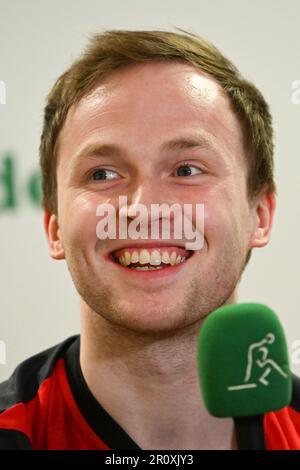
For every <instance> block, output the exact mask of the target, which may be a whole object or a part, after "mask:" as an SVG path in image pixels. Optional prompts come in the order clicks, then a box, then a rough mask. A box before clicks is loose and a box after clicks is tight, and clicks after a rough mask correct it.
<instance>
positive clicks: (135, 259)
mask: <svg viewBox="0 0 300 470" xmlns="http://www.w3.org/2000/svg"><path fill="white" fill-rule="evenodd" d="M138 262H139V254H138V252H137V251H134V252H133V253H132V254H131V263H138Z"/></svg>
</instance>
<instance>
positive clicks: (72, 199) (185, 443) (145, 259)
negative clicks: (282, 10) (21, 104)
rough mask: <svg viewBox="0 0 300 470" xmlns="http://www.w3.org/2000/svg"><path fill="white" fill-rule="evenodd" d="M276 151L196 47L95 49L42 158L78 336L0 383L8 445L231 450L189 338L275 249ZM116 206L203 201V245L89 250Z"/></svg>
mask: <svg viewBox="0 0 300 470" xmlns="http://www.w3.org/2000/svg"><path fill="white" fill-rule="evenodd" d="M272 152H273V144H272V126H271V117H270V114H269V110H268V106H267V104H266V102H265V101H264V98H263V97H262V95H261V94H260V92H259V91H258V90H257V89H256V88H255V87H254V86H253V85H252V84H251V83H249V82H247V81H245V80H244V79H243V78H242V77H241V76H240V74H239V72H238V71H237V70H236V69H235V67H234V66H233V65H232V64H231V63H230V62H229V61H228V60H227V59H226V58H224V56H223V55H221V53H220V52H219V51H218V50H217V49H215V48H214V47H213V46H212V45H211V44H209V43H207V42H206V41H204V40H203V39H202V38H200V37H197V36H195V35H192V34H190V33H186V34H177V33H171V32H162V31H107V32H105V33H102V34H98V35H95V36H94V37H93V38H92V40H91V42H90V44H89V46H88V48H87V50H86V51H85V53H84V54H83V56H82V57H81V58H79V59H78V61H76V62H75V63H74V64H73V65H72V66H71V67H70V69H69V70H67V71H66V72H65V73H64V74H63V75H62V76H61V77H60V78H59V79H58V81H57V82H56V84H55V85H54V87H53V89H52V91H51V92H50V94H49V96H48V103H47V106H46V109H45V121H44V129H43V134H42V138H41V146H40V154H41V169H42V175H43V194H44V199H43V205H44V210H45V218H44V221H45V230H46V234H47V238H48V243H49V251H50V255H51V256H52V257H53V258H54V259H57V260H66V263H67V266H68V269H69V271H70V274H71V277H72V280H73V282H74V284H75V286H76V289H77V291H78V293H79V296H80V315H81V334H80V336H75V337H71V338H68V339H67V340H66V341H64V342H63V343H62V344H59V345H57V346H54V347H53V348H51V349H49V350H47V351H44V352H42V353H40V354H38V355H36V356H34V357H33V358H29V359H28V360H27V361H25V362H24V363H22V364H21V365H19V367H18V368H17V369H16V372H15V375H14V376H13V377H15V379H14V378H11V379H10V380H9V381H7V382H5V383H4V384H2V386H1V387H2V388H1V389H0V391H1V394H2V397H3V398H2V402H0V407H2V410H3V411H2V413H1V414H0V428H2V431H1V432H0V437H1V436H2V442H3V445H2V446H3V448H5V446H6V447H11V448H33V449H235V448H236V435H235V429H234V423H233V420H232V419H230V418H226V419H218V418H213V417H212V416H210V415H209V414H208V412H207V411H206V409H205V407H204V404H203V402H202V399H201V394H200V390H199V384H198V383H199V381H198V376H197V369H196V366H195V364H196V362H195V357H196V338H197V334H198V332H199V329H200V328H201V324H202V322H203V320H204V318H205V317H206V316H207V315H209V314H210V312H212V311H214V310H215V309H216V308H218V307H220V306H222V305H225V304H229V303H234V302H236V300H237V286H238V283H239V281H240V278H241V275H242V272H243V270H244V268H245V266H246V264H247V262H248V261H249V258H250V254H251V250H252V249H253V248H258V247H263V246H264V245H266V244H267V243H268V241H269V239H270V232H271V227H272V220H273V215H274V209H275V184H274V181H273V156H272ZM119 196H126V198H127V201H128V212H127V215H126V217H127V219H128V221H129V220H132V219H133V218H134V215H135V213H134V208H135V207H136V205H137V204H142V205H143V206H145V207H146V208H147V209H148V210H149V211H150V210H151V205H152V204H168V205H170V206H171V205H173V204H179V205H180V206H183V205H184V204H189V205H191V206H192V207H193V208H194V207H196V205H197V204H203V206H204V233H203V246H202V247H201V249H198V250H187V249H186V241H187V240H185V239H181V240H178V239H175V237H173V236H172V233H171V235H170V238H169V239H168V240H166V239H163V238H162V237H161V236H158V237H156V239H154V238H148V239H139V240H136V239H131V238H130V237H127V238H126V239H120V238H118V237H116V238H106V239H99V237H98V236H97V233H96V227H97V223H98V221H99V218H98V217H97V215H96V213H97V207H99V205H101V204H110V205H111V206H112V207H113V208H114V209H115V211H116V217H117V219H119V218H120V207H119V204H118V201H119ZM159 217H160V215H159ZM192 222H193V226H196V225H197V220H196V216H195V214H194V213H193V215H192ZM149 225H151V221H149ZM16 378H20V381H18V380H16ZM21 378H22V379H21ZM23 378H24V381H23ZM19 382H20V383H19ZM21 382H22V383H21ZM9 391H10V392H11V393H10V394H9ZM25 416H26V419H25V418H24V417H25ZM269 446H270V447H271V440H269Z"/></svg>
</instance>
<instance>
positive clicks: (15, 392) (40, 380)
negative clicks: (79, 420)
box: [0, 335, 79, 449]
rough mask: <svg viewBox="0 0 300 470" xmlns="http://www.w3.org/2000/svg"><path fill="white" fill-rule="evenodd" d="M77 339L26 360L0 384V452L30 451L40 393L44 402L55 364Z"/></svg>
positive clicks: (39, 406) (59, 344)
mask: <svg viewBox="0 0 300 470" xmlns="http://www.w3.org/2000/svg"><path fill="white" fill-rule="evenodd" d="M78 337H79V335H74V336H71V337H70V338H67V339H66V340H65V341H63V342H61V343H58V344H56V345H55V346H52V347H51V348H48V349H45V350H43V351H41V352H39V353H38V354H35V355H34V356H31V357H29V358H28V359H26V360H24V361H23V362H21V363H20V364H19V365H18V366H17V367H16V369H15V370H14V372H13V373H12V375H11V376H10V377H9V378H8V379H7V380H6V381H4V382H2V383H0V449H28V448H30V441H31V439H32V430H33V429H34V427H36V426H37V425H38V424H40V422H39V421H38V420H40V419H41V416H40V415H41V414H42V413H43V410H42V409H41V406H42V404H41V395H42V394H41V393H40V391H41V390H43V395H42V396H43V398H44V399H45V395H47V391H46V393H45V389H48V393H49V390H51V378H52V375H53V374H52V373H53V371H54V370H55V366H56V364H57V362H58V361H59V359H61V358H63V357H64V355H65V352H66V351H67V349H68V348H69V347H70V345H71V344H72V343H74V342H75V341H76V339H77V338H78ZM47 379H48V380H47ZM46 385H47V387H46ZM34 420H35V422H33V421H34Z"/></svg>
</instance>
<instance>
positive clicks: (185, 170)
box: [175, 163, 203, 176]
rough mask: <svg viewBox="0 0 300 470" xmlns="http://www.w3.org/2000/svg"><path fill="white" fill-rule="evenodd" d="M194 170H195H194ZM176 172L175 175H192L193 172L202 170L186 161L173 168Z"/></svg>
mask: <svg viewBox="0 0 300 470" xmlns="http://www.w3.org/2000/svg"><path fill="white" fill-rule="evenodd" d="M195 170H196V172H195ZM175 171H176V172H177V176H194V175H195V174H196V175H197V174H198V175H199V174H201V173H203V172H202V170H201V169H200V168H198V167H197V166H194V165H190V164H188V163H186V164H184V165H180V166H179V167H177V168H176V170H175Z"/></svg>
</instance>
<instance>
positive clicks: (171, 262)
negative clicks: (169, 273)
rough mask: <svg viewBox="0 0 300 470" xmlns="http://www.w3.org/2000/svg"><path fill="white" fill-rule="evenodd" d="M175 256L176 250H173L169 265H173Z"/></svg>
mask: <svg viewBox="0 0 300 470" xmlns="http://www.w3.org/2000/svg"><path fill="white" fill-rule="evenodd" d="M176 257H177V255H176V252H175V251H173V252H172V254H171V256H170V265H171V266H173V265H174V264H175V263H176Z"/></svg>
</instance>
